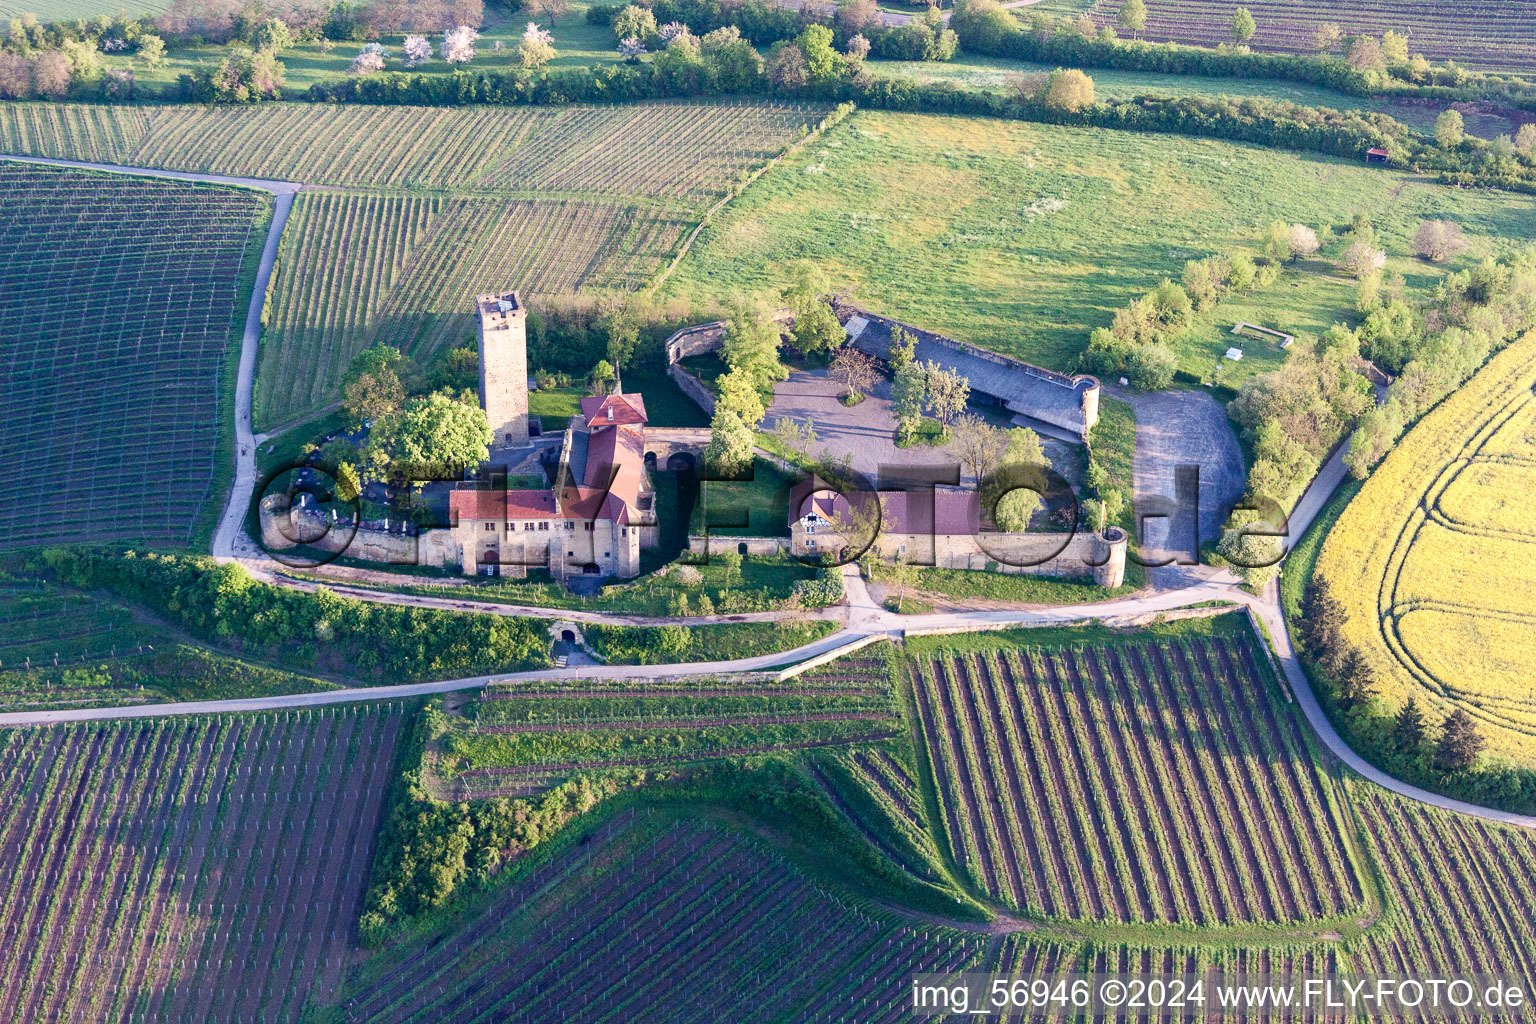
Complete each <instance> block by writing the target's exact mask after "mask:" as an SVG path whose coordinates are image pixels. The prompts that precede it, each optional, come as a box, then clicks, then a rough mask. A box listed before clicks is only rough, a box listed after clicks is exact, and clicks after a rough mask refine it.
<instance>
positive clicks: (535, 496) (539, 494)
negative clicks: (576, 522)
mask: <svg viewBox="0 0 1536 1024" xmlns="http://www.w3.org/2000/svg"><path fill="white" fill-rule="evenodd" d="M448 511H449V513H450V514H451V515H452V516H453V518H454V520H455V521H457V520H460V519H496V520H501V519H553V518H555V514H556V513H555V492H554V491H551V490H548V489H544V490H524V489H517V490H508V491H480V490H468V489H464V490H457V491H449V492H448Z"/></svg>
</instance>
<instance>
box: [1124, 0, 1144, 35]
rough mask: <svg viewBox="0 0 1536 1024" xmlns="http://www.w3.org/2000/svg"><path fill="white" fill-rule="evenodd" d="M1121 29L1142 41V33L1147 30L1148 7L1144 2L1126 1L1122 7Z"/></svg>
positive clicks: (1140, 0) (1136, 0) (1137, 0)
mask: <svg viewBox="0 0 1536 1024" xmlns="http://www.w3.org/2000/svg"><path fill="white" fill-rule="evenodd" d="M1118 20H1119V24H1120V27H1121V28H1123V29H1125V30H1126V31H1127V32H1129V33H1130V34H1131V38H1133V39H1140V38H1141V34H1142V32H1144V31H1146V28H1147V5H1146V4H1145V3H1143V2H1142V0H1125V3H1123V4H1121V5H1120V17H1119V19H1118Z"/></svg>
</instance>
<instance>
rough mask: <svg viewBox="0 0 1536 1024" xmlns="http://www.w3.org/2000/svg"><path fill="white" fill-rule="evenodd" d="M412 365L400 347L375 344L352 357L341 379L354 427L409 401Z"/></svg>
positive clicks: (345, 406) (344, 404)
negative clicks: (407, 386) (407, 392)
mask: <svg viewBox="0 0 1536 1024" xmlns="http://www.w3.org/2000/svg"><path fill="white" fill-rule="evenodd" d="M409 368H410V364H409V363H408V362H407V360H406V358H405V357H404V356H403V355H401V354H400V350H399V349H397V348H391V347H390V346H388V345H374V346H372V347H371V348H365V349H363V351H361V352H359V353H358V354H357V355H355V356H353V357H352V362H351V364H350V365H349V366H348V367H347V372H346V373H345V374H343V375H342V378H341V407H342V411H344V412H345V413H346V414H347V417H348V419H350V420H351V422H352V425H353V426H354V427H360V426H362V425H363V424H364V423H366V422H367V421H369V420H373V419H377V418H378V417H380V416H385V415H388V414H389V413H392V412H394V411H395V410H396V409H398V408H400V404H401V403H402V402H404V401H405V381H404V380H403V379H402V377H404V376H408V375H409Z"/></svg>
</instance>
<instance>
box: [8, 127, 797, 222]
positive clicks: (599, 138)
mask: <svg viewBox="0 0 1536 1024" xmlns="http://www.w3.org/2000/svg"><path fill="white" fill-rule="evenodd" d="M826 109H827V108H826V107H825V106H822V105H817V104H803V103H784V102H769V103H706V102H698V103H643V104H634V105H626V106H612V107H536V108H532V107H500V106H472V107H394V106H364V105H357V104H340V105H325V104H312V103H272V104H263V105H261V106H260V107H255V108H245V109H239V108H234V107H201V106H158V107H117V106H110V107H109V106H96V105H92V104H64V103H49V104H41V103H4V104H0V149H3V151H4V152H7V153H14V154H25V155H30V156H51V157H59V158H63V159H67V160H96V161H107V162H111V163H121V164H128V165H131V166H136V167H160V168H166V169H170V170H179V171H201V172H204V173H209V174H229V175H240V176H245V177H254V178H271V179H278V180H284V181H301V182H304V183H306V184H311V185H343V186H356V187H362V188H380V187H399V188H433V189H446V188H470V189H473V190H477V191H504V190H517V191H525V192H540V193H543V192H549V191H558V192H565V193H581V194H585V195H593V194H600V195H624V196H649V197H653V198H657V199H668V200H675V201H681V202H687V203H690V204H692V203H697V202H699V201H702V200H707V199H711V198H717V197H719V196H721V195H723V194H725V192H726V190H727V189H728V188H729V186H730V185H731V184H732V183H734V182H735V181H736V180H737V179H738V178H739V177H741V176H743V175H745V174H746V173H748V172H749V171H751V170H752V169H754V168H755V167H757V166H758V165H759V164H761V163H762V162H763V161H765V160H767V159H769V158H770V157H772V156H774V155H775V154H776V153H778V152H779V151H780V150H782V149H783V148H784V146H785V145H787V144H788V143H789V142H790V141H792V140H793V139H794V138H795V137H796V135H797V134H799V132H800V131H801V129H803V128H805V127H807V126H808V125H811V124H814V123H816V122H817V121H820V120H821V118H822V117H823V116H824V115H825V114H826Z"/></svg>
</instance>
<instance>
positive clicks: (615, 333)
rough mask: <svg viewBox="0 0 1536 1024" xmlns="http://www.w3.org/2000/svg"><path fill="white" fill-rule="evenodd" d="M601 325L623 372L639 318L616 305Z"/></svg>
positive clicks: (635, 342) (630, 355)
mask: <svg viewBox="0 0 1536 1024" xmlns="http://www.w3.org/2000/svg"><path fill="white" fill-rule="evenodd" d="M530 24H531V23H530ZM603 324H604V326H605V327H606V328H607V331H608V346H607V353H608V361H609V362H610V363H612V364H613V366H614V370H615V371H620V370H623V369H624V368H625V367H627V366H628V365H629V361H630V360H631V359H633V358H634V356H635V349H636V347H638V346H639V344H640V318H639V317H638V316H637V315H636V314H634V313H633V312H631V311H630V310H629V309H628V307H626V306H622V305H616V306H613V307H612V308H610V309H609V310H608V311H607V312H606V313H604V314H603Z"/></svg>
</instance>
